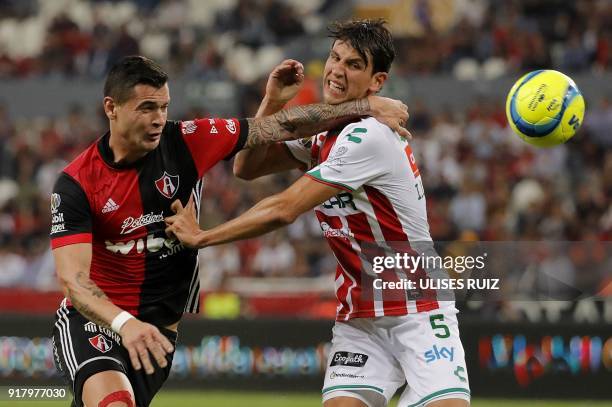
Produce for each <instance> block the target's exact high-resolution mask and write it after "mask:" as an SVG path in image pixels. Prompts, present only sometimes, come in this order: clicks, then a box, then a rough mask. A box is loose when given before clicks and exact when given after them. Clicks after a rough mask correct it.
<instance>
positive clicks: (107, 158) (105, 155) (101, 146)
mask: <svg viewBox="0 0 612 407" xmlns="http://www.w3.org/2000/svg"><path fill="white" fill-rule="evenodd" d="M98 152H99V153H100V156H101V157H102V160H104V163H106V165H108V166H109V167H112V168H115V169H118V170H124V169H129V168H136V167H139V166H140V165H141V164H142V163H143V161H144V160H145V159H146V158H147V156H148V155H149V154H147V155H145V156H144V157H142V158H139V159H138V160H136V161H133V162H130V163H126V162H119V163H116V162H115V155H114V154H113V150H111V148H110V131H107V132H106V134H104V135H103V136H102V137H101V138H100V141H98Z"/></svg>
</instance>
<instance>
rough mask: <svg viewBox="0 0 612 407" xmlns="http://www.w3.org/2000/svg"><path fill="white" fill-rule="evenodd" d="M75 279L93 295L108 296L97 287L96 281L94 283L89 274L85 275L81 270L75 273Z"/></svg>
mask: <svg viewBox="0 0 612 407" xmlns="http://www.w3.org/2000/svg"><path fill="white" fill-rule="evenodd" d="M76 281H77V283H78V284H79V285H80V286H81V287H83V288H85V289H87V290H88V291H89V292H90V293H91V295H93V296H94V297H98V298H108V297H107V296H106V294H104V291H102V290H101V289H100V287H98V286H97V285H96V283H94V282H93V281H92V280H91V279H90V278H89V276H87V275H85V273H83V272H82V271H81V272H79V273H77V275H76Z"/></svg>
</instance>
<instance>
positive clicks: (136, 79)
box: [104, 55, 168, 103]
mask: <svg viewBox="0 0 612 407" xmlns="http://www.w3.org/2000/svg"><path fill="white" fill-rule="evenodd" d="M166 82H168V74H167V73H166V72H164V70H163V69H162V68H161V67H160V66H159V65H158V64H156V63H155V62H153V61H152V60H150V59H149V58H146V57H143V56H140V55H130V56H127V57H124V58H121V59H120V60H119V61H118V62H117V63H116V64H115V65H113V67H112V68H111V70H110V71H109V73H108V76H107V77H106V82H105V83H104V96H105V97H106V96H109V97H111V98H113V100H114V101H115V103H123V102H125V101H126V100H128V99H129V98H130V96H131V95H132V91H133V89H134V86H136V85H140V84H142V85H150V86H153V87H155V88H157V89H159V88H161V87H162V86H164V85H165V84H166Z"/></svg>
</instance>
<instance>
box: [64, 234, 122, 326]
mask: <svg viewBox="0 0 612 407" xmlns="http://www.w3.org/2000/svg"><path fill="white" fill-rule="evenodd" d="M91 250H92V246H91V244H90V243H79V244H73V245H69V246H63V247H60V248H58V249H55V250H53V255H54V257H55V267H56V269H57V276H58V278H59V281H60V284H61V286H62V288H63V290H64V294H65V295H66V298H68V299H69V300H70V302H71V303H72V305H73V306H74V307H75V308H76V309H77V311H79V312H80V313H81V314H82V315H83V316H84V317H85V318H87V319H89V320H90V321H92V322H95V323H96V324H98V325H100V326H103V327H106V328H110V325H111V322H112V320H113V318H115V317H116V316H117V315H118V314H119V313H120V312H122V311H123V310H122V309H121V308H119V307H117V306H116V305H115V304H113V303H112V302H110V300H109V299H108V297H107V296H106V294H104V292H103V291H102V290H101V289H100V288H99V287H98V286H97V285H96V284H95V283H94V282H93V281H92V280H91V279H90V278H89V268H90V267H91Z"/></svg>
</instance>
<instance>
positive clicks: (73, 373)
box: [51, 56, 407, 407]
mask: <svg viewBox="0 0 612 407" xmlns="http://www.w3.org/2000/svg"><path fill="white" fill-rule="evenodd" d="M299 75H302V73H301V72H300V73H299ZM167 80H168V77H167V75H166V73H164V71H163V70H162V69H161V68H160V67H159V66H158V65H157V64H156V63H154V62H153V61H151V60H149V59H147V58H144V57H141V56H131V57H126V58H124V59H122V60H121V61H119V62H118V63H117V64H116V65H115V66H114V67H113V68H112V69H111V71H110V72H109V74H108V77H107V79H106V83H105V86H104V100H103V104H104V111H105V113H106V116H107V117H108V119H109V125H110V131H109V132H108V133H106V134H105V135H103V136H102V137H101V138H100V139H99V140H98V141H97V142H95V143H94V144H92V145H91V146H90V147H89V148H87V149H86V150H85V151H84V152H83V153H81V154H80V155H79V156H78V157H77V158H76V159H75V160H74V161H73V162H71V163H70V164H69V165H68V166H67V167H66V168H65V169H64V171H63V172H62V173H61V175H60V176H59V179H58V180H57V183H56V185H55V188H54V192H53V195H52V197H51V212H52V229H51V246H52V249H53V255H54V257H55V263H56V268H57V274H58V278H59V281H60V283H61V286H62V288H63V290H64V293H65V295H66V298H65V299H64V301H63V302H62V304H61V306H60V308H59V309H58V311H57V316H56V324H55V327H54V333H53V340H54V345H55V349H54V354H55V356H56V362H57V366H58V369H59V370H60V371H61V373H62V374H63V375H64V376H65V377H66V379H67V380H68V381H69V382H70V384H71V386H72V389H73V392H74V401H73V405H76V406H82V405H87V406H100V407H104V406H109V405H112V406H119V405H121V406H135V405H137V406H147V405H149V403H150V401H151V400H152V398H153V396H154V395H155V393H156V392H157V391H158V390H159V388H160V387H161V385H162V384H163V382H164V381H165V380H166V378H167V376H168V374H169V371H170V365H171V362H172V355H173V350H174V345H175V342H176V331H177V325H178V322H179V320H180V318H181V315H182V314H183V313H184V312H194V311H196V310H197V308H198V288H199V287H198V281H199V279H198V263H197V251H196V250H192V249H189V248H187V247H185V246H183V245H182V244H180V242H178V241H177V240H174V239H170V238H167V237H166V235H165V232H164V228H165V224H164V217H166V216H168V215H170V214H171V210H170V205H171V203H172V202H173V201H174V200H177V199H178V200H180V201H182V202H184V203H186V202H187V201H188V199H189V197H190V196H191V195H192V194H193V195H194V196H195V197H196V198H197V199H196V201H197V202H198V204H199V199H200V197H201V193H202V177H203V176H204V175H205V174H206V172H207V171H208V170H209V169H210V168H211V167H212V166H214V165H215V164H216V163H218V162H219V161H220V160H223V159H228V158H231V157H232V156H233V155H234V154H236V153H237V152H238V151H239V150H241V149H243V148H249V147H255V146H261V145H265V144H269V143H274V142H279V141H282V140H290V139H295V138H299V137H304V136H305V135H306V134H312V132H314V131H320V130H322V129H329V128H331V127H333V126H334V125H337V123H338V121H344V120H351V119H354V118H356V117H359V116H363V115H376V116H379V117H380V118H381V120H388V121H389V123H390V124H395V125H397V123H398V122H399V121H400V120H405V119H406V118H407V108H406V106H405V105H403V104H402V103H401V102H399V101H394V100H391V99H384V98H373V97H371V98H362V99H360V100H356V101H351V102H347V103H344V104H342V105H335V106H330V105H324V104H319V105H309V106H303V107H300V108H294V109H291V110H286V111H281V112H278V113H277V114H274V115H271V116H267V117H263V118H255V119H243V120H238V119H217V118H215V119H212V118H211V119H195V120H190V121H183V122H179V121H170V120H167V108H168V104H169V103H170V94H169V87H168V83H167Z"/></svg>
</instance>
